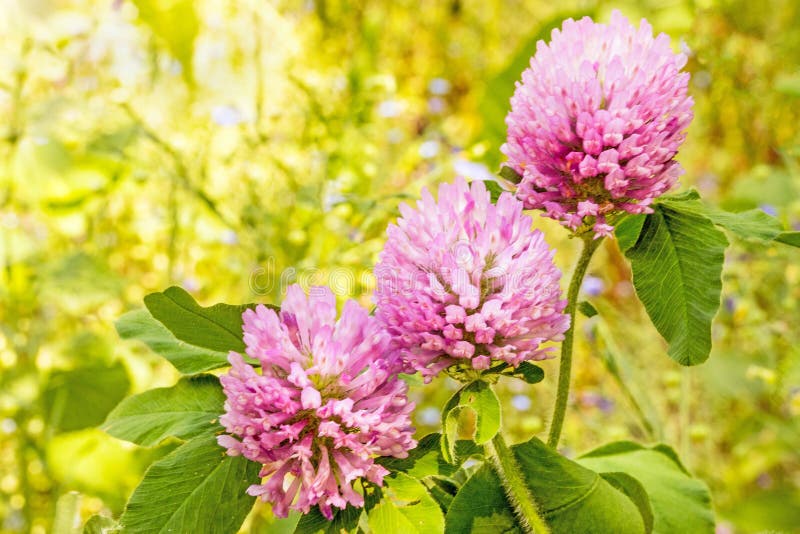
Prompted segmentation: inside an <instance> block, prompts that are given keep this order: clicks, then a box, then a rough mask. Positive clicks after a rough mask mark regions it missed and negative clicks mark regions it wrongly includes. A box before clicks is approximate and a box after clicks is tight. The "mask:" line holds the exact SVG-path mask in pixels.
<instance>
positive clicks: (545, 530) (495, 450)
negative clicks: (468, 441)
mask: <svg viewBox="0 0 800 534" xmlns="http://www.w3.org/2000/svg"><path fill="white" fill-rule="evenodd" d="M486 451H487V452H488V454H489V457H490V458H491V461H492V465H494V468H495V470H496V471H497V474H498V475H499V476H500V480H501V481H502V482H503V489H504V490H505V492H506V495H507V496H508V500H509V501H510V502H511V505H512V506H513V507H514V512H515V513H516V514H517V517H518V519H519V522H520V524H521V525H522V527H523V528H524V530H525V532H530V533H533V534H550V528H549V527H548V526H547V523H545V522H544V519H542V516H541V515H539V507H538V506H537V505H536V501H535V500H534V498H533V495H531V492H530V489H528V485H527V484H526V483H525V480H524V479H523V478H522V471H521V470H520V467H519V465H518V464H517V460H516V458H514V453H512V452H511V450H510V449H509V448H508V445H506V442H505V440H504V439H503V436H502V435H501V434H500V432H498V433H497V434H496V435H495V437H494V438H492V441H490V442H489V443H487V444H486Z"/></svg>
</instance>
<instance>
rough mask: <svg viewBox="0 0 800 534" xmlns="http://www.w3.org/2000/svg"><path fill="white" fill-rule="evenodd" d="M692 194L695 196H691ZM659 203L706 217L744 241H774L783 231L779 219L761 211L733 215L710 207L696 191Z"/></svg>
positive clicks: (665, 198)
mask: <svg viewBox="0 0 800 534" xmlns="http://www.w3.org/2000/svg"><path fill="white" fill-rule="evenodd" d="M691 193H694V194H693V195H690V194H691ZM658 203H659V204H662V205H665V206H668V207H669V208H671V209H673V210H675V211H678V212H681V213H686V214H689V215H695V216H700V217H706V218H707V219H709V220H710V221H711V222H713V223H714V224H716V225H717V226H721V227H723V228H725V229H726V230H729V231H731V232H733V233H734V234H736V235H737V236H739V237H741V238H744V239H761V240H764V241H772V240H773V239H775V237H777V236H778V234H780V233H781V231H782V229H783V228H782V226H781V223H780V221H778V219H776V218H775V217H772V216H771V215H768V214H766V213H764V212H763V211H762V210H759V209H753V210H748V211H743V212H739V213H731V212H728V211H724V210H721V209H718V208H714V207H711V206H708V205H706V204H704V203H703V202H702V201H701V200H700V196H699V195H698V194H697V192H696V191H694V190H691V191H689V192H688V194H687V195H684V196H682V197H678V196H675V197H664V198H662V199H661V200H660V201H659V202H658Z"/></svg>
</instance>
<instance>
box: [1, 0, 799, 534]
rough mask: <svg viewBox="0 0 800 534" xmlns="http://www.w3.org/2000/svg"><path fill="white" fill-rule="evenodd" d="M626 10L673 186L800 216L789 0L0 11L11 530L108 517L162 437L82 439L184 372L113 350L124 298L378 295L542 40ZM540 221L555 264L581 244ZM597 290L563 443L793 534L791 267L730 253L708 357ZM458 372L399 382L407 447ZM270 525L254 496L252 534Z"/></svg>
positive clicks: (734, 516)
mask: <svg viewBox="0 0 800 534" xmlns="http://www.w3.org/2000/svg"><path fill="white" fill-rule="evenodd" d="M613 7H618V8H620V9H622V11H623V12H624V13H625V14H626V15H627V16H628V17H629V18H631V19H634V20H637V19H639V18H640V17H643V16H644V17H647V18H648V19H649V20H650V21H651V22H652V23H653V25H654V26H655V29H656V30H657V31H664V32H667V33H668V34H670V35H671V36H672V37H673V42H674V45H675V47H676V48H678V47H680V48H682V49H683V50H684V51H686V52H687V53H688V54H689V55H690V61H689V65H688V69H689V70H690V71H691V72H692V83H691V92H692V94H693V96H694V97H695V99H696V108H695V111H696V118H695V121H694V123H693V125H692V127H691V129H690V133H689V139H688V141H687V142H686V144H685V145H684V149H683V150H682V152H681V154H680V156H679V158H680V160H681V162H682V163H683V166H684V167H685V168H686V169H687V174H686V176H685V177H684V178H683V185H684V187H686V186H695V187H697V188H698V189H700V191H701V192H702V194H703V195H704V196H705V197H706V198H708V199H711V200H712V201H714V202H717V203H719V204H721V205H722V206H723V207H725V208H728V209H734V210H739V209H748V208H753V207H760V208H761V209H763V210H764V211H767V212H769V213H771V214H776V215H777V216H778V217H779V218H780V219H782V221H783V222H784V224H785V225H786V226H790V227H794V229H800V200H799V199H798V189H800V128H798V126H797V124H798V120H800V30H798V28H797V24H796V22H797V20H800V4H798V3H797V2H794V1H792V0H770V1H768V2H761V3H759V2H747V1H744V0H716V1H715V0H697V1H690V0H671V1H668V2H664V1H655V0H648V1H646V2H614V3H613V4H612V3H605V2H592V1H573V2H558V3H554V2H548V1H543V0H529V1H525V2H522V1H514V0H509V1H499V0H489V1H480V2H478V1H472V0H463V1H459V0H449V1H446V2H444V1H443V2H422V3H418V2H411V1H405V0H403V1H396V0H392V1H389V0H373V1H369V2H367V1H360V2H359V1H350V0H338V1H335V0H333V1H331V0H328V1H326V0H318V1H299V0H297V1H291V0H288V1H280V0H275V1H272V2H269V3H265V2H261V1H259V0H239V1H234V0H202V1H193V0H161V1H158V0H100V1H95V0H0V229H1V230H0V235H1V237H0V326H2V330H1V331H0V529H2V531H8V532H26V531H32V532H49V531H52V530H55V531H58V530H59V529H61V528H67V529H68V528H69V525H70V524H71V523H72V521H73V514H74V512H75V511H77V512H78V513H79V514H80V516H81V517H82V518H83V519H84V520H85V519H86V518H87V517H88V516H89V515H91V514H94V513H98V512H100V513H105V514H109V515H110V514H115V515H117V514H119V513H120V512H121V508H122V506H123V505H124V503H125V500H126V499H127V497H128V495H129V494H130V492H131V491H132V489H133V487H134V486H135V485H136V484H137V483H138V481H139V479H140V477H141V475H142V473H143V470H144V468H145V467H146V466H147V465H148V464H149V463H150V462H151V461H152V460H153V459H154V458H157V457H159V456H161V455H163V454H165V453H166V452H168V450H170V449H171V447H172V446H171V445H170V444H166V445H163V446H161V447H159V448H157V449H154V450H145V449H140V448H137V447H135V446H133V445H130V444H127V443H124V442H120V441H118V440H115V439H113V438H111V437H109V436H107V435H105V434H104V433H103V432H102V431H100V430H97V429H96V428H94V427H96V426H97V425H98V424H100V423H101V422H102V421H103V420H104V418H105V416H106V414H107V413H108V412H109V411H110V410H111V408H113V406H114V405H115V404H116V403H117V402H118V401H119V400H120V399H121V398H122V397H124V396H125V395H126V394H128V393H131V392H138V391H142V390H144V389H148V388H150V387H154V386H163V385H170V384H171V383H173V382H174V381H175V380H176V378H177V375H176V373H175V372H174V370H173V369H171V368H170V367H169V366H168V365H167V364H165V363H161V361H159V359H158V358H156V357H155V356H153V355H151V354H150V353H148V351H147V350H146V349H145V348H144V347H142V346H140V345H138V344H135V343H121V342H120V341H119V340H118V337H117V335H116V333H115V331H114V327H113V321H114V320H115V319H116V318H117V317H119V316H120V315H121V314H122V313H123V312H124V311H126V310H127V309H130V308H134V307H138V306H141V302H142V297H143V296H144V295H145V294H147V293H148V292H151V291H156V290H161V289H163V288H165V287H166V286H168V285H172V284H177V285H180V286H182V287H184V288H185V289H187V290H188V291H190V292H191V293H193V294H194V296H195V298H197V299H199V300H200V301H201V302H204V303H206V304H210V303H213V302H218V301H227V302H244V301H251V300H262V301H273V302H276V301H278V300H279V299H280V291H281V282H282V281H283V282H284V285H285V283H286V282H290V281H293V280H298V281H300V282H301V283H303V284H305V285H310V284H322V283H330V284H331V285H332V286H333V289H334V291H335V292H336V293H337V295H339V296H340V297H341V299H342V300H344V299H345V298H346V297H348V296H353V297H356V298H359V299H360V300H361V301H362V302H363V303H365V304H369V302H370V296H369V292H370V291H371V289H372V285H373V279H372V278H371V275H370V268H371V266H372V265H373V263H374V261H375V259H376V256H377V253H378V252H379V250H380V248H381V246H382V243H383V239H384V231H385V227H386V224H387V223H388V222H389V221H391V220H392V219H393V218H394V217H395V215H396V211H397V210H396V208H397V205H398V204H399V203H400V202H402V201H408V200H413V199H414V198H415V197H417V196H418V194H419V191H420V189H421V188H422V187H424V186H426V185H432V184H436V183H438V182H440V181H443V180H451V179H452V177H453V176H454V174H456V173H459V174H462V175H465V176H467V177H469V178H473V179H483V178H486V177H489V176H491V174H492V173H494V172H495V171H497V169H498V167H499V164H500V162H501V161H502V160H501V154H500V153H499V151H498V148H499V146H500V144H501V143H502V142H503V139H504V137H505V126H504V123H503V119H504V116H505V114H506V112H507V110H508V108H509V104H508V98H509V97H510V95H511V93H512V91H513V87H514V82H515V81H516V80H517V79H518V78H519V75H520V73H521V71H522V70H523V68H524V67H525V66H526V64H527V60H528V58H529V56H530V55H531V54H532V53H533V52H534V51H535V42H536V40H538V39H540V38H547V36H548V35H549V32H550V30H551V29H552V28H553V27H555V26H559V25H560V22H561V20H562V19H563V18H566V17H568V16H580V15H583V14H589V15H592V16H595V17H596V18H598V19H601V20H606V19H607V17H608V14H609V13H610V11H611V9H612V8H613ZM535 224H536V225H537V226H538V227H540V228H542V229H543V230H544V231H545V232H546V233H547V237H548V240H549V241H550V243H551V244H552V245H554V246H557V247H558V249H559V252H558V255H557V261H558V263H559V265H560V266H561V267H562V269H564V270H565V272H567V273H568V272H569V270H570V269H571V266H572V263H573V261H574V259H575V254H576V251H577V244H576V243H573V242H570V241H569V240H568V239H566V237H565V232H564V231H563V229H562V228H561V227H559V226H558V225H556V224H555V223H553V222H552V221H549V220H545V219H541V218H539V217H538V216H537V217H535ZM590 274H591V276H590V277H589V278H588V279H587V280H586V282H585V284H584V288H583V291H584V295H585V297H586V298H588V299H589V300H590V301H591V302H592V303H593V304H594V305H595V307H596V308H597V309H598V310H599V311H600V314H599V315H598V316H596V317H593V318H591V319H586V318H582V319H581V321H582V323H581V328H582V334H583V335H579V339H578V346H577V353H576V362H575V377H574V380H575V387H574V398H573V402H572V406H571V412H570V416H569V417H568V419H567V427H566V431H565V435H564V439H563V443H564V452H565V453H566V454H574V453H577V452H580V451H584V450H586V449H588V448H591V447H592V446H593V445H595V444H597V443H600V442H601V441H608V440H612V439H624V438H631V439H638V440H643V441H653V440H663V441H666V442H667V443H670V444H672V445H673V446H675V447H676V448H677V449H678V450H679V452H680V454H681V457H682V458H683V459H684V460H685V461H686V462H687V463H688V464H689V467H690V468H691V469H692V470H694V471H695V473H696V474H698V475H699V476H701V477H702V478H704V479H705V480H707V481H708V483H709V485H710V486H711V489H712V492H713V495H714V499H715V506H716V510H717V513H718V516H719V520H720V526H719V527H718V532H737V533H738V532H741V533H746V532H758V531H761V530H764V529H773V530H778V531H785V532H800V530H797V528H798V527H797V524H798V518H800V452H798V451H800V423H799V422H798V417H800V328H798V325H800V320H799V319H800V283H799V282H800V262H798V261H797V253H796V252H795V250H794V249H791V248H789V247H785V248H782V247H780V246H773V247H770V248H767V249H764V248H763V246H762V245H758V244H750V243H747V242H743V241H737V242H735V243H734V246H733V248H732V249H731V251H730V252H729V255H728V258H727V263H726V268H725V273H724V287H723V299H724V302H723V308H722V310H721V312H720V314H719V315H718V317H717V320H716V322H715V328H714V337H715V341H714V342H715V345H714V350H713V353H712V355H711V358H710V359H709V361H708V362H707V363H705V364H703V365H701V366H699V367H696V368H687V369H681V368H679V367H678V366H677V364H674V363H673V362H672V361H671V360H670V359H669V358H667V357H666V356H665V349H664V344H663V343H662V342H661V341H660V338H659V337H658V335H657V333H656V332H655V330H654V329H653V327H652V326H650V325H649V322H648V320H647V317H646V315H645V314H644V312H643V310H642V308H641V305H640V304H639V303H638V301H637V300H636V299H635V298H634V296H633V294H632V291H633V289H632V285H631V282H630V272H629V269H628V268H627V266H626V262H625V261H624V259H623V257H622V256H621V254H620V253H619V251H618V249H617V247H616V244H615V243H614V242H613V241H612V242H608V243H606V244H605V245H604V247H603V249H602V251H601V253H600V254H599V255H598V257H597V258H596V259H595V261H594V263H593V265H592V267H591V268H590ZM544 367H545V370H546V372H547V373H548V375H549V379H546V381H545V383H544V384H541V385H538V386H536V387H535V388H531V387H528V386H524V385H523V384H522V383H519V384H517V383H512V382H511V381H509V382H508V383H505V384H501V386H502V388H503V392H504V402H505V403H506V405H507V406H506V409H507V410H514V411H515V412H516V415H515V416H514V417H513V418H511V420H510V421H507V425H508V424H510V425H511V426H510V427H509V430H510V431H511V434H512V438H514V439H516V440H521V439H523V438H526V437H527V436H529V435H530V434H532V433H541V432H542V431H543V430H544V429H545V427H546V418H547V417H548V416H549V413H550V409H551V405H552V398H553V394H554V384H555V376H556V363H555V362H545V363H544ZM609 371H611V372H609ZM617 377H619V378H622V379H624V383H626V384H628V385H629V386H628V387H629V389H626V387H625V386H622V385H621V384H622V383H623V382H622V381H621V380H617V379H616V378H617ZM442 384H443V385H444V386H445V387H438V388H436V387H434V388H426V389H424V390H423V388H421V387H419V385H415V386H414V387H413V388H412V390H413V395H414V396H415V400H416V401H417V402H418V405H419V408H418V410H417V411H416V415H415V417H416V423H417V426H418V432H419V434H420V435H423V434H425V433H427V432H430V431H434V430H436V429H437V427H438V424H439V415H438V414H439V409H440V407H441V406H442V404H443V403H444V402H445V400H446V397H447V396H448V395H449V391H450V390H451V389H452V385H451V384H449V383H448V382H446V381H444V380H443V382H442ZM442 384H440V385H442ZM634 398H635V399H637V401H636V402H633V401H632V399H634ZM512 413H513V412H512ZM587 429H588V431H587ZM70 492H79V495H76V494H75V493H70ZM57 503H58V506H57ZM57 508H58V513H56V509H57ZM54 521H57V523H56V524H54ZM65 525H66V526H65ZM279 527H280V528H290V526H289V525H287V524H286V523H281V524H280V525H278V524H273V520H272V519H270V516H269V513H268V511H267V510H266V509H265V508H264V507H261V506H258V507H256V509H255V510H254V512H253V513H252V514H251V517H250V518H249V520H248V522H246V523H245V528H246V529H249V530H250V531H253V532H266V531H269V532H277V531H279Z"/></svg>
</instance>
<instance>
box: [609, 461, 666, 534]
mask: <svg viewBox="0 0 800 534" xmlns="http://www.w3.org/2000/svg"><path fill="white" fill-rule="evenodd" d="M599 474H600V476H601V477H603V480H605V481H606V482H608V483H609V484H611V485H612V486H614V487H615V488H617V489H618V490H619V491H621V492H622V493H624V494H625V495H627V496H628V498H629V499H630V500H631V501H633V504H635V505H636V507H637V508H638V509H639V513H640V514H642V520H644V530H645V532H652V531H653V522H654V519H653V507H652V506H651V505H650V497H649V496H648V495H647V490H645V489H644V486H643V485H642V483H641V482H639V481H638V480H636V479H635V478H633V477H632V476H631V475H629V474H627V473H622V472H618V473H599Z"/></svg>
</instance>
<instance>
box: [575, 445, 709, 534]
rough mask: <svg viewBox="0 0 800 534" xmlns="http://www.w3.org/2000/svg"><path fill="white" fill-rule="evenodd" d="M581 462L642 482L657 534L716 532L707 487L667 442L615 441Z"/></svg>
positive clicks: (581, 458) (596, 468)
mask: <svg viewBox="0 0 800 534" xmlns="http://www.w3.org/2000/svg"><path fill="white" fill-rule="evenodd" d="M578 462H579V463H580V464H581V465H584V466H586V467H588V468H590V469H593V470H595V471H600V472H606V473H616V472H622V473H627V474H629V475H632V476H633V477H635V478H636V480H638V481H639V482H641V484H642V485H643V486H644V488H645V490H646V491H647V494H648V495H649V497H650V503H651V505H652V508H653V514H654V527H653V532H654V533H657V534H667V533H673V532H692V533H697V534H702V533H704V532H706V533H712V532H714V514H713V512H712V509H711V496H710V495H709V492H708V488H707V487H706V485H705V484H704V483H703V482H702V481H700V480H698V479H696V478H693V477H692V476H691V475H690V474H689V473H688V472H687V471H686V469H685V468H684V467H683V466H682V465H681V463H680V461H679V460H678V459H677V455H676V454H675V452H674V451H673V450H672V449H670V448H669V447H667V446H666V445H658V446H656V447H654V448H646V447H643V446H641V445H639V444H638V443H633V442H628V441H624V442H616V443H611V444H608V445H605V446H603V447H600V448H598V449H595V450H594V451H592V452H589V453H587V454H585V455H583V456H582V457H580V458H579V459H578Z"/></svg>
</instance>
